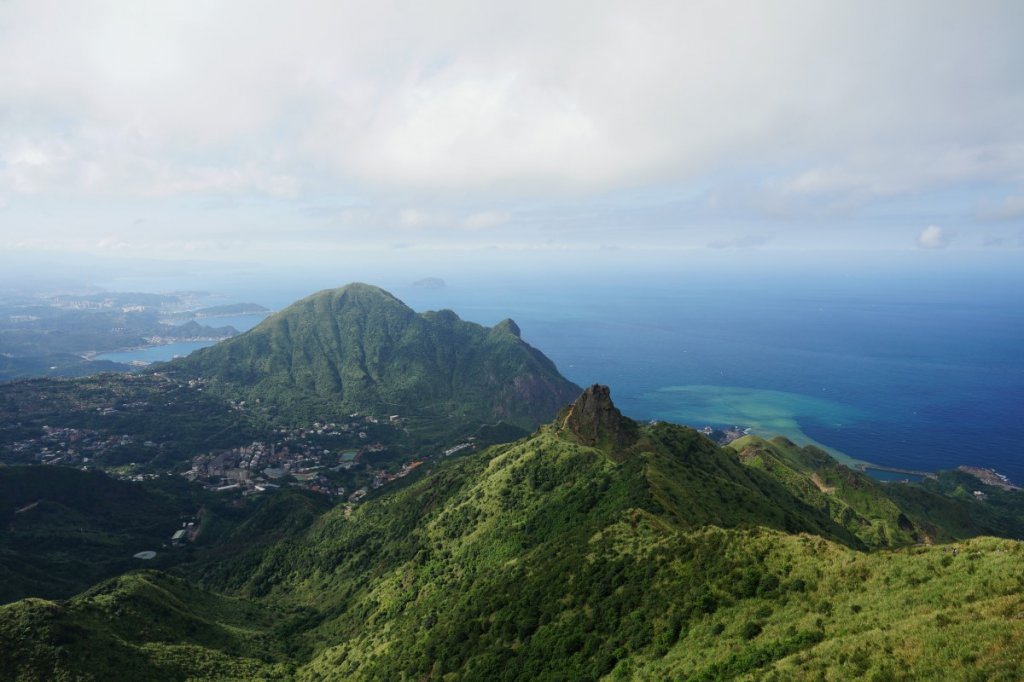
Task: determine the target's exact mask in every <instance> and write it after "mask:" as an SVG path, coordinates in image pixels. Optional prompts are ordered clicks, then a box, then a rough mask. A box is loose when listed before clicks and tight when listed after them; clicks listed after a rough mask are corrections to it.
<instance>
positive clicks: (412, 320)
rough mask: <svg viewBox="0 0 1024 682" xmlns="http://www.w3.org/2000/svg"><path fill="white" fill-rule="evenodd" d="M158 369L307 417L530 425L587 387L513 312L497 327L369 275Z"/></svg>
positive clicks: (537, 422)
mask: <svg viewBox="0 0 1024 682" xmlns="http://www.w3.org/2000/svg"><path fill="white" fill-rule="evenodd" d="M161 371H168V372H172V373H184V374H189V375H194V376H201V377H203V378H204V379H206V380H207V381H209V382H211V386H212V388H213V390H215V391H220V392H222V393H226V394H231V395H235V396H240V397H244V398H245V399H246V400H251V401H255V400H260V401H261V402H263V403H269V404H272V405H273V406H275V409H277V410H278V411H279V412H280V413H282V414H285V415H294V416H301V417H303V418H310V417H312V418H324V419H327V418H335V417H337V416H339V415H344V414H347V413H350V412H357V411H358V412H364V413H367V412H368V413H375V414H381V413H384V414H392V413H393V414H399V415H401V416H403V417H411V418H414V419H420V420H424V421H429V420H448V421H457V422H461V423H464V424H468V423H476V424H478V425H479V424H481V423H485V422H506V423H509V424H513V425H516V426H518V427H520V428H523V429H527V430H530V429H533V428H534V427H535V426H536V425H537V424H539V423H542V422H544V421H546V420H548V419H550V418H551V416H552V415H554V414H555V412H556V411H557V410H558V409H559V408H561V407H562V406H563V405H565V404H566V403H567V402H569V401H571V400H572V399H573V398H574V397H575V395H576V394H577V393H578V392H579V388H578V387H577V386H575V385H573V384H572V383H571V382H569V381H567V380H566V379H564V378H563V377H562V376H561V375H560V374H559V373H558V371H557V369H556V368H555V366H554V364H553V363H552V362H551V361H550V360H549V359H548V358H546V357H545V356H544V355H543V354H542V353H541V352H540V351H538V350H536V349H535V348H533V347H531V346H530V345H529V344H527V343H526V342H524V341H523V340H522V339H521V338H520V336H519V328H518V327H517V326H516V324H515V323H514V322H512V321H511V320H505V321H503V322H500V323H498V324H497V325H495V326H494V327H492V328H490V329H488V328H486V327H482V326H480V325H478V324H474V323H471V322H465V321H463V320H460V319H459V317H458V316H457V315H456V314H455V313H453V312H452V311H450V310H442V311H439V312H427V313H422V314H417V313H416V312H414V311H413V310H412V309H411V308H409V307H408V306H406V305H405V304H404V303H402V302H401V301H399V300H398V299H397V298H395V297H394V296H392V295H391V294H389V293H387V292H386V291H384V290H382V289H378V288H377V287H373V286H369V285H366V284H350V285H348V286H345V287H342V288H340V289H332V290H328V291H322V292H320V293H317V294H314V295H312V296H309V297H307V298H304V299H302V300H301V301H298V302H297V303H295V304H293V305H291V306H289V307H288V308H286V309H284V310H282V311H280V312H278V313H276V314H274V315H271V316H270V317H268V318H267V319H266V320H264V321H263V322H262V323H260V324H259V325H258V326H256V327H255V328H253V329H252V330H250V331H248V332H246V333H245V334H242V335H240V336H238V337H236V338H233V339H230V340H228V341H225V342H222V343H219V344H217V345H215V346H212V347H209V348H206V349H203V350H201V351H197V352H195V353H193V354H192V355H190V356H189V357H187V358H183V359H180V360H177V361H175V362H173V363H171V364H169V365H166V366H164V367H163V368H161Z"/></svg>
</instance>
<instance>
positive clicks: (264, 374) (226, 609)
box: [0, 285, 1024, 682]
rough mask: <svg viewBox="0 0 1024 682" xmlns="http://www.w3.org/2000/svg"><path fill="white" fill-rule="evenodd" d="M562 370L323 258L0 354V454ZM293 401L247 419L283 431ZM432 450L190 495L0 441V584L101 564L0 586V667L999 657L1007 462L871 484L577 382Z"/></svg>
mask: <svg viewBox="0 0 1024 682" xmlns="http://www.w3.org/2000/svg"><path fill="white" fill-rule="evenodd" d="M570 390H573V387H572V386H571V385H570V384H568V382H566V381H565V380H564V379H562V378H561V377H560V376H558V374H557V372H556V371H555V369H554V367H553V365H551V363H550V361H548V360H547V359H546V358H544V356H543V355H541V354H540V353H539V352H537V351H535V350H534V349H532V348H530V347H529V346H527V345H526V344H525V343H523V342H522V341H521V340H520V339H519V335H518V329H517V328H516V327H515V325H514V323H512V322H511V321H505V322H503V323H500V324H499V325H496V326H495V327H494V328H492V329H485V328H483V327H480V326H478V325H473V324H470V323H466V322H463V321H461V320H459V319H458V318H457V317H456V316H455V314H454V313H451V312H450V311H441V312H438V313H425V314H423V315H417V314H416V313H414V312H413V311H411V310H409V309H408V308H406V307H405V306H404V305H403V304H401V303H400V302H399V301H397V300H396V299H394V298H393V297H391V296H390V295H389V294H387V293H386V292H383V291H381V290H379V289H375V288H373V287H367V286H365V285H350V286H349V287H346V288H344V289H340V290H334V291H329V292H323V293H321V294H317V295H315V296H312V297H310V298H308V299H304V300H303V301H300V302H299V303H297V304H296V305H295V306H292V307H291V308H289V309H287V310H285V311H283V312H282V313H279V314H278V315H275V316H272V317H270V318H268V319H267V320H266V321H265V322H264V323H263V324H261V325H260V326H259V327H257V328H256V329H254V330H253V331H252V332H250V333H248V334H245V335H243V336H241V337H239V338H237V339H235V340H232V341H230V342H226V343H223V344H221V345H219V346H216V347H213V348H210V349H206V350H204V351H202V352H200V353H197V354H195V355H193V356H191V357H190V358H187V359H184V360H181V361H176V362H173V363H168V364H167V365H164V366H163V367H162V368H159V369H157V370H156V371H154V372H151V373H148V374H145V375H141V376H129V377H111V376H106V377H94V378H90V379H85V380H77V381H53V380H44V381H33V382H19V383H15V384H12V385H10V386H8V387H6V388H5V389H4V390H0V416H2V418H3V421H2V422H0V438H2V442H4V443H5V444H9V445H7V451H5V452H4V453H3V454H4V457H5V458H6V459H8V460H12V459H14V460H17V459H18V458H23V459H26V460H36V459H38V458H40V457H50V458H55V457H61V458H73V457H79V458H80V457H81V456H82V452H84V451H85V450H84V448H86V447H88V448H90V449H89V450H88V451H89V452H90V453H93V455H94V456H95V457H97V458H100V459H101V460H102V463H103V464H104V465H105V466H110V467H113V466H118V465H120V464H123V463H127V462H130V461H136V462H137V461H139V460H144V461H145V462H147V464H148V465H150V466H155V465H163V464H170V463H173V462H176V461H181V458H183V457H186V456H190V455H195V454H197V453H206V452H210V451H211V450H212V449H213V448H216V447H233V446H234V445H238V444H244V443H245V442H246V439H250V442H251V440H253V439H255V435H256V434H259V433H267V432H274V431H275V426H276V425H277V424H280V423H281V422H282V421H288V420H293V421H302V420H303V419H308V418H309V415H311V414H312V415H315V417H316V418H318V419H321V420H325V419H328V418H330V417H331V416H332V415H334V414H339V415H345V414H347V413H349V412H353V411H357V410H358V411H362V412H375V413H376V414H378V415H379V414H388V413H392V412H393V413H398V414H401V415H402V418H401V420H400V424H401V427H400V428H402V429H409V430H410V431H418V432H419V433H420V434H423V433H431V432H432V433H433V434H434V435H435V436H436V435H437V434H441V433H445V432H452V431H455V430H456V429H466V430H464V431H463V433H465V434H468V433H472V432H476V433H477V434H479V435H480V436H481V439H492V440H500V439H501V438H502V437H512V436H515V435H519V434H522V433H523V429H532V428H534V426H535V424H536V423H537V421H539V420H540V419H541V415H542V414H545V415H547V417H548V418H549V417H550V415H552V414H555V411H556V410H555V407H556V406H557V404H558V403H559V402H560V401H562V400H564V396H565V395H567V392H568V391H570ZM243 401H244V402H243ZM386 421H387V420H385V422H386ZM362 423H370V424H373V423H375V422H374V421H371V422H362ZM481 424H488V426H484V427H481V426H480V425H481ZM470 425H472V426H471V427H470ZM384 426H386V427H387V428H388V429H392V428H394V429H396V430H398V429H399V427H393V426H392V425H391V424H390V423H387V424H383V425H382V427H381V428H382V429H383V428H384ZM335 427H337V428H340V426H337V425H334V426H331V427H329V428H330V429H333V428H335ZM359 428H362V426H361V425H360V424H356V431H357V433H356V435H351V434H350V435H343V432H341V431H339V432H337V433H334V434H333V435H332V434H331V433H327V434H321V433H317V435H316V438H315V439H314V440H313V441H309V443H314V444H313V445H310V446H309V447H311V448H314V449H316V448H317V447H319V452H321V453H322V452H323V451H324V450H325V449H326V448H327V446H328V444H330V445H331V447H333V448H334V449H338V448H340V447H342V446H343V445H345V446H348V439H350V438H359V436H358V429H359ZM366 428H370V427H366ZM470 429H471V430H470ZM317 430H318V431H324V430H325V427H324V424H323V422H321V424H320V426H319V427H318V429H317ZM351 430H352V429H348V430H347V431H345V432H344V433H346V434H347V433H349V432H350V431H351ZM431 430H432V431H431ZM299 431H302V433H301V434H297V432H292V431H287V430H285V429H281V428H277V429H276V435H277V436H280V437H282V438H288V439H290V440H289V441H288V442H289V443H290V447H292V448H295V449H298V448H299V447H300V443H307V440H305V439H306V436H307V435H308V434H306V433H305V429H299ZM117 433H123V434H125V435H123V436H116V434H117ZM111 434H114V435H111ZM128 434H134V435H131V436H130V435H128ZM140 434H145V437H152V439H153V440H152V441H151V442H149V443H148V444H147V442H146V441H142V440H141V438H140V437H139V435H140ZM283 434H286V435H283ZM403 437H404V436H403ZM321 438H322V439H325V440H320V439H321ZM363 438H364V439H366V435H365V434H364V437H363ZM409 438H410V440H411V439H412V437H411V436H409ZM264 445H265V444H260V447H259V448H256V447H255V446H253V447H251V448H250V450H253V451H256V450H259V451H260V452H261V453H262V452H263V451H264V450H266V447H264ZM302 447H305V446H302ZM378 452H379V453H383V452H384V450H379V451H378ZM460 452H464V453H470V452H472V454H465V455H453V456H451V457H450V458H449V457H445V458H440V457H436V458H433V459H430V458H427V459H426V461H425V463H423V464H422V465H421V466H419V467H418V468H415V470H411V469H410V471H411V473H409V472H406V473H409V475H408V476H407V477H405V478H402V479H401V481H395V482H393V483H392V484H389V485H388V486H385V487H382V488H379V489H377V490H370V491H360V493H361V494H363V493H365V494H366V497H365V499H364V500H363V501H362V502H359V503H356V502H354V501H352V502H347V503H346V502H342V503H340V504H337V505H332V504H331V503H330V502H329V500H328V498H327V497H324V496H321V495H317V494H314V493H311V492H304V491H298V490H287V489H282V490H280V491H278V492H276V493H266V494H263V495H259V496H254V497H241V496H239V497H229V496H225V497H217V496H214V495H212V494H211V493H207V492H205V491H203V490H202V489H201V488H199V487H198V486H196V485H190V484H188V483H186V482H184V481H183V480H181V479H180V478H178V477H167V476H161V477H159V478H158V479H156V480H151V481H147V482H146V483H145V484H144V485H139V484H133V483H128V482H124V481H115V480H112V479H109V478H107V477H106V476H104V475H102V474H100V473H97V472H82V471H78V470H72V469H62V468H59V467H56V466H47V467H32V468H20V467H18V468H16V467H11V468H0V500H3V503H2V504H0V521H2V522H3V524H4V528H6V529H7V531H6V534H5V535H2V536H0V571H3V572H4V573H3V575H0V577H2V578H3V586H4V589H6V590H7V591H6V592H5V593H4V594H5V595H6V596H7V598H8V599H13V598H17V597H20V596H24V595H32V596H33V597H39V596H43V597H47V598H64V597H69V596H70V595H71V594H72V593H74V592H76V591H79V590H81V589H83V588H85V587H86V586H88V585H91V584H94V583H95V582H96V581H99V580H104V579H107V581H106V582H101V583H99V584H98V585H96V586H95V587H93V588H92V589H88V590H86V591H85V592H83V593H81V594H80V595H79V596H76V597H73V598H70V599H67V600H66V601H62V602H52V601H44V600H42V599H38V598H29V599H22V600H21V601H17V602H14V603H11V604H8V605H6V606H2V607H0V670H2V671H4V674H5V675H6V676H7V677H10V678H12V679H18V680H43V679H96V680H100V679H110V678H116V677H119V676H123V673H124V671H126V670H130V671H131V676H132V678H133V679H143V680H147V679H151V680H164V679H167V680H180V679H232V678H233V679H289V680H290V679H297V680H445V681H446V682H456V681H465V680H525V679H529V680H534V679H545V680H570V679H571V680H597V679H605V680H634V679H637V680H665V679H686V680H726V679H742V680H791V679H796V680H845V679H854V678H857V679H859V678H864V679H869V680H917V679H942V680H981V679H984V680H1017V679H1022V678H1024V658H1021V657H1020V656H1019V651H1020V650H1022V648H1024V596H1022V595H1024V545H1022V543H1021V542H1020V541H1019V540H1018V539H1017V538H1019V537H1020V535H1021V534H1022V532H1024V501H1022V497H1021V494H1020V493H1019V492H1016V491H1004V490H998V489H994V488H991V487H990V486H986V485H984V484H982V483H981V482H979V481H977V480H976V479H973V478H970V477H968V476H967V475H966V474H964V473H962V472H952V473H944V474H942V475H940V476H938V477H936V478H934V479H929V480H926V481H924V482H922V483H921V484H907V485H904V484H882V483H879V482H877V481H875V480H873V479H871V478H870V477H868V476H866V475H864V474H862V473H860V472H858V471H855V470H853V469H849V468H847V467H845V466H842V465H840V464H838V463H837V462H836V461H835V460H833V459H832V458H831V457H829V456H828V455H827V454H826V453H825V452H823V451H822V450H820V449H818V448H815V447H803V448H801V447H797V446H796V445H794V444H793V443H792V442H790V441H788V440H786V439H785V438H775V439H772V440H765V439H762V438H757V437H746V438H742V439H740V440H739V441H736V442H734V443H733V444H731V445H730V446H729V447H719V446H717V445H715V444H714V443H713V442H711V441H710V440H708V439H707V438H704V437H703V436H701V435H700V434H699V433H697V432H696V431H694V430H692V429H689V428H686V427H682V426H677V425H673V424H668V423H664V422H656V423H651V424H638V423H636V422H634V421H632V420H630V419H627V418H625V417H623V416H622V415H621V413H619V411H618V410H617V409H616V408H615V406H614V405H613V404H612V403H611V400H610V396H609V393H608V390H607V388H604V387H600V386H593V387H590V388H588V389H587V390H586V391H585V392H584V393H583V395H582V396H580V397H579V398H578V399H576V400H575V402H573V403H572V404H571V405H570V406H569V407H567V408H564V409H563V410H562V411H561V412H559V414H558V416H557V417H555V419H554V421H553V422H551V423H550V424H547V425H545V426H542V427H540V428H539V429H537V430H536V431H534V432H533V433H532V434H531V435H529V436H527V437H526V438H522V439H521V440H518V441H516V442H514V443H506V444H499V445H495V446H493V447H490V448H488V449H485V450H479V451H471V449H470V448H469V446H468V443H466V444H465V447H464V449H461V450H460ZM247 456H252V457H255V455H254V454H253V452H248V454H247ZM379 456H380V457H381V458H382V459H383V458H386V457H390V456H391V455H384V454H380V455H379ZM201 459H202V458H201ZM45 461H54V460H52V459H51V460H45ZM79 461H80V460H78V459H74V460H73V463H75V464H76V465H77V464H78V462H79ZM83 461H84V460H83ZM203 461H205V460H203ZM233 461H234V460H233ZM332 461H333V460H332ZM231 466H235V464H232V465H231ZM204 471H207V470H204ZM335 474H337V475H340V473H339V472H331V475H335ZM204 475H208V476H212V475H213V474H204ZM281 480H284V479H281ZM974 491H978V492H980V493H983V494H982V495H975V494H974ZM352 499H353V500H355V499H358V498H352ZM99 500H102V504H99V503H98V501H99ZM183 518H186V519H187V518H194V519H195V523H196V526H195V529H196V531H197V532H196V533H195V534H194V537H193V538H192V540H191V541H190V542H188V543H187V544H186V545H185V546H183V547H176V548H171V551H169V552H162V551H161V552H158V559H157V561H162V562H163V563H159V564H156V565H157V566H158V567H159V568H161V569H162V571H163V572H158V571H152V570H146V571H138V570H136V571H132V570H130V569H131V568H132V566H133V562H135V561H137V560H132V559H131V558H130V557H131V555H132V554H133V553H134V552H136V551H139V550H142V549H158V548H157V547H155V546H154V545H153V543H156V542H161V541H166V539H167V538H168V536H169V534H170V532H171V531H172V530H174V529H175V528H180V527H181V523H182V519H183ZM986 535H991V536H1002V537H1003V538H1008V539H999V537H983V536H986ZM942 543H945V544H942ZM951 543H955V544H951ZM160 549H162V548H160ZM165 555H166V556H165ZM148 566H150V565H147V567H148ZM111 576H119V577H114V578H113V579H108V578H111Z"/></svg>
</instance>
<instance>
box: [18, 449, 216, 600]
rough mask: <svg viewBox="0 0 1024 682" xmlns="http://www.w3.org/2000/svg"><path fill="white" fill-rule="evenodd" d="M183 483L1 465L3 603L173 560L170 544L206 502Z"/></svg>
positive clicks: (67, 590) (57, 593)
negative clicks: (152, 553)
mask: <svg viewBox="0 0 1024 682" xmlns="http://www.w3.org/2000/svg"><path fill="white" fill-rule="evenodd" d="M183 488H187V487H186V486H184V485H183V482H180V481H167V482H162V481H161V482H157V483H149V484H147V485H145V486H144V485H141V484H138V483H130V482H127V481H118V480H115V479H112V478H110V477H109V476H107V475H106V474H104V473H102V472H99V471H89V472H83V471H78V470H76V469H69V468H66V467H0V527H2V528H3V529H4V532H2V533H0V603H4V602H9V601H13V600H15V599H20V598H22V597H25V596H29V595H31V596H43V597H48V598H63V597H70V596H72V595H73V594H76V593H78V592H81V591H82V590H84V589H86V588H87V587H89V586H91V585H93V584H95V583H96V582H98V581H99V580H102V579H105V578H108V577H110V576H114V575H118V574H119V573H123V572H124V571H127V570H131V569H132V568H136V567H138V566H140V565H142V564H143V562H141V561H140V560H138V559H133V558H132V556H133V555H134V554H135V553H137V552H141V551H144V550H158V553H157V557H156V558H155V559H153V560H152V562H147V565H156V566H159V567H168V566H172V565H173V564H174V563H175V562H176V561H177V560H178V558H177V557H176V556H175V555H174V554H173V553H169V552H165V551H164V549H163V547H164V546H165V545H166V544H167V543H168V542H169V540H170V537H171V534H172V533H173V532H174V531H175V529H177V528H180V527H181V524H182V520H183V519H187V518H188V517H189V516H190V515H191V514H194V513H195V512H196V511H197V509H198V508H199V504H200V502H199V501H198V500H197V499H196V495H195V492H194V491H189V490H187V489H183Z"/></svg>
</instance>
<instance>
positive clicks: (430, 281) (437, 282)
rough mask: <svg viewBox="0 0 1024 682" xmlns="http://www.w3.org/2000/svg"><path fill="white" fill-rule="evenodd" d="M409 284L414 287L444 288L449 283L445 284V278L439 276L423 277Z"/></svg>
mask: <svg viewBox="0 0 1024 682" xmlns="http://www.w3.org/2000/svg"><path fill="white" fill-rule="evenodd" d="M409 286H411V287H412V288H413V289H444V288H445V287H446V286H448V285H447V284H445V281H444V280H443V279H440V278H438V277H424V278H423V279H418V280H416V281H415V282H413V283H412V284H411V285H409Z"/></svg>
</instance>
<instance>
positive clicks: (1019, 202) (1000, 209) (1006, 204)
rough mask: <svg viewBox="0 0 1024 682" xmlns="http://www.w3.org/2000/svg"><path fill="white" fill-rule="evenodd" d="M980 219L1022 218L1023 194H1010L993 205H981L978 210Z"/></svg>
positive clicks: (1023, 213) (1023, 207)
mask: <svg viewBox="0 0 1024 682" xmlns="http://www.w3.org/2000/svg"><path fill="white" fill-rule="evenodd" d="M978 217H979V218H980V219H982V220H1016V219H1018V218H1024V194H1011V195H1010V196H1007V197H1006V198H1005V199H1003V200H1002V201H1001V202H1000V203H998V204H995V205H991V204H990V205H987V206H983V207H982V208H981V209H980V210H979V211H978Z"/></svg>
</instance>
